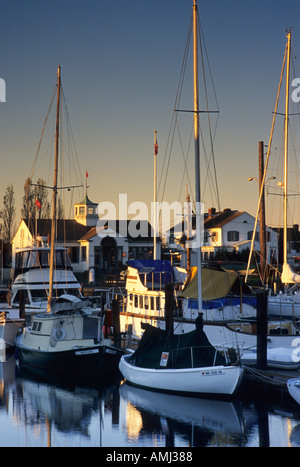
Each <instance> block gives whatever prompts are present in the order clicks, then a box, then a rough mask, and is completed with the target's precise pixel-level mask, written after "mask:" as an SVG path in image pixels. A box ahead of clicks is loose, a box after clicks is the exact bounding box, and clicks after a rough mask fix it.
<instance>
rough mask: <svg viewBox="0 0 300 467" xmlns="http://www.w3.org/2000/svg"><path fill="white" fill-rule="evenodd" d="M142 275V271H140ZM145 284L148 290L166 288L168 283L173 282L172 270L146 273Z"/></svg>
mask: <svg viewBox="0 0 300 467" xmlns="http://www.w3.org/2000/svg"><path fill="white" fill-rule="evenodd" d="M140 275H141V273H140ZM142 282H143V285H144V286H145V287H147V288H148V290H163V291H164V290H165V286H166V284H167V283H173V282H174V280H173V273H172V272H171V271H160V272H157V271H152V272H147V273H144V281H142Z"/></svg>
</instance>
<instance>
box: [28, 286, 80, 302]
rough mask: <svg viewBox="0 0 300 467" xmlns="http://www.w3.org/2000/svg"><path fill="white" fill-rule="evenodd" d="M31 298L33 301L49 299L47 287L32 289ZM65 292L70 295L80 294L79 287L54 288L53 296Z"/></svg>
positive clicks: (56, 296)
mask: <svg viewBox="0 0 300 467" xmlns="http://www.w3.org/2000/svg"><path fill="white" fill-rule="evenodd" d="M30 293H31V299H32V301H33V302H43V301H45V300H47V298H48V294H47V291H46V290H45V289H36V290H31V291H30ZM63 294H69V295H75V296H76V297H77V296H79V290H78V289H70V290H68V289H62V288H59V289H56V288H54V289H53V297H54V298H59V297H60V296H61V295H63Z"/></svg>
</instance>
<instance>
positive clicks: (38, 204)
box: [35, 198, 42, 209]
mask: <svg viewBox="0 0 300 467" xmlns="http://www.w3.org/2000/svg"><path fill="white" fill-rule="evenodd" d="M35 204H36V207H37V208H38V209H41V207H42V205H41V203H40V202H39V200H38V199H37V198H35Z"/></svg>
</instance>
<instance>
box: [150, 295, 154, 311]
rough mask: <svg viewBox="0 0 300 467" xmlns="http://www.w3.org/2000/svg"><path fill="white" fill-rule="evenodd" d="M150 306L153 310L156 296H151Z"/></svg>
mask: <svg viewBox="0 0 300 467" xmlns="http://www.w3.org/2000/svg"><path fill="white" fill-rule="evenodd" d="M150 307H151V310H154V297H150Z"/></svg>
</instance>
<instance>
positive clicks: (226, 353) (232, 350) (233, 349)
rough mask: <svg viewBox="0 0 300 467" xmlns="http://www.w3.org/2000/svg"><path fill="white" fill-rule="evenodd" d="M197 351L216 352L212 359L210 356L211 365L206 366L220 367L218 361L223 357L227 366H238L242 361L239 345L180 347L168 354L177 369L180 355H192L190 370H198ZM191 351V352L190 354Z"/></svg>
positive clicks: (172, 364)
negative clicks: (183, 353) (196, 362)
mask: <svg viewBox="0 0 300 467" xmlns="http://www.w3.org/2000/svg"><path fill="white" fill-rule="evenodd" d="M197 350H202V351H203V350H204V351H205V350H208V351H212V350H214V353H213V358H212V353H211V354H210V355H208V358H210V360H211V361H212V363H210V364H209V365H205V366H218V365H220V363H219V361H218V357H221V358H222V357H223V358H224V359H225V364H226V365H234V364H237V363H238V362H239V361H240V348H239V347H238V345H237V343H233V344H232V346H230V347H228V346H226V347H225V346H222V345H220V346H217V347H213V348H212V347H211V346H203V345H198V346H189V347H178V348H176V349H172V350H170V351H169V352H167V354H168V360H171V366H172V367H174V368H176V360H177V357H178V354H180V353H182V352H186V353H187V354H188V353H190V368H195V367H196V368H197V367H199V365H196V366H195V364H194V363H195V361H196V360H195V352H196V351H197ZM188 351H189V352H188ZM204 358H205V356H204ZM160 366H166V363H165V364H162V363H161V365H160Z"/></svg>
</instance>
